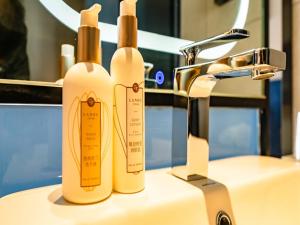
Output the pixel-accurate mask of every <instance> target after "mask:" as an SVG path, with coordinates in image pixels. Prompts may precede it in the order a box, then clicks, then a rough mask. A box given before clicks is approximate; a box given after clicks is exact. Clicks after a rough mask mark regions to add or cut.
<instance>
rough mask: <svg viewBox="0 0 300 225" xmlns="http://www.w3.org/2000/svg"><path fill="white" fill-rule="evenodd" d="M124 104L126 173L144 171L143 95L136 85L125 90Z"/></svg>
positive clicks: (141, 89)
mask: <svg viewBox="0 0 300 225" xmlns="http://www.w3.org/2000/svg"><path fill="white" fill-rule="evenodd" d="M126 103H127V104H126V120H127V121H126V134H127V135H126V144H127V146H126V149H127V172H128V173H135V172H140V171H142V170H143V169H144V148H143V147H144V144H143V143H144V140H143V139H144V135H143V130H144V118H143V117H144V113H143V105H144V94H143V88H141V87H139V85H138V84H137V83H134V84H133V86H132V87H127V88H126Z"/></svg>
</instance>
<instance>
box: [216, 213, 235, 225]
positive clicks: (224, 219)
mask: <svg viewBox="0 0 300 225" xmlns="http://www.w3.org/2000/svg"><path fill="white" fill-rule="evenodd" d="M217 225H232V223H231V220H230V217H229V216H228V215H227V214H226V213H225V212H223V211H220V212H219V213H218V215H217Z"/></svg>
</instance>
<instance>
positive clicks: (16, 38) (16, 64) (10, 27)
mask: <svg viewBox="0 0 300 225" xmlns="http://www.w3.org/2000/svg"><path fill="white" fill-rule="evenodd" d="M24 18H25V12H24V7H23V5H22V4H21V3H20V2H19V0H0V78H1V79H21V80H28V79H29V63H28V56H27V53H26V44H27V27H26V25H25V21H24Z"/></svg>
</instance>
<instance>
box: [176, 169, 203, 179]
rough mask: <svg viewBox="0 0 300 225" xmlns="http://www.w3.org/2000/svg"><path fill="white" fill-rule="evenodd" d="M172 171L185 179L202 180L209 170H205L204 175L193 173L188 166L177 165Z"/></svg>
mask: <svg viewBox="0 0 300 225" xmlns="http://www.w3.org/2000/svg"><path fill="white" fill-rule="evenodd" d="M171 173H172V175H174V176H175V177H178V178H180V179H182V180H185V181H193V180H201V179H203V177H204V176H207V171H204V172H203V174H202V175H200V174H196V173H191V171H190V169H189V167H188V166H175V167H173V168H172V171H171Z"/></svg>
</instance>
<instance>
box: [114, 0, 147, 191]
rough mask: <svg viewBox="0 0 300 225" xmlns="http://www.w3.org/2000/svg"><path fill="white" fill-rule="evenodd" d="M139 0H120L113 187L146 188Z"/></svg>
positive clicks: (115, 79) (126, 188) (125, 188)
mask: <svg viewBox="0 0 300 225" xmlns="http://www.w3.org/2000/svg"><path fill="white" fill-rule="evenodd" d="M135 11H136V0H124V1H122V2H121V3H120V16H119V18H118V31H119V36H118V49H117V51H116V52H115V53H114V55H113V57H112V60H111V67H110V72H111V76H112V78H113V80H114V109H113V110H114V135H113V136H114V145H113V171H114V175H113V177H114V179H113V189H114V190H115V191H117V192H121V193H134V192H138V191H141V190H143V189H144V175H145V145H144V142H145V136H144V118H145V116H144V61H143V58H142V55H141V54H140V52H139V51H138V50H137V18H136V16H135V15H136V13H135Z"/></svg>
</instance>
